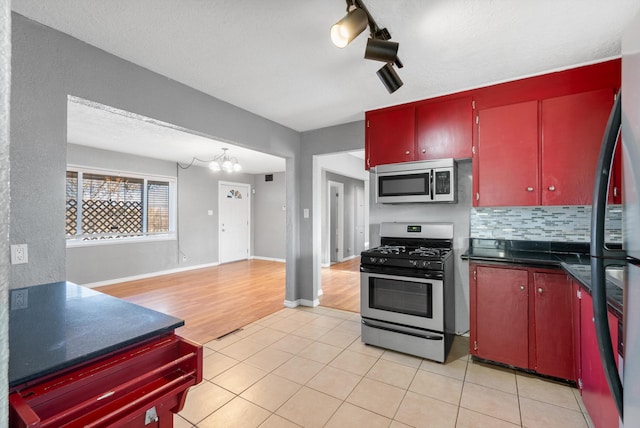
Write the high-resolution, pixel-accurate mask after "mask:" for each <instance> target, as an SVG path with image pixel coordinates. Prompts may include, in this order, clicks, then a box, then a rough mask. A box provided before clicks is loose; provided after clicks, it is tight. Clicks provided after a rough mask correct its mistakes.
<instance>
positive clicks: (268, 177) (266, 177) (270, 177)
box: [264, 174, 273, 181]
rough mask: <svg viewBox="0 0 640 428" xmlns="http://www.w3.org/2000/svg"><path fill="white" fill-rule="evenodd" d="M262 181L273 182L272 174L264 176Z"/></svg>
mask: <svg viewBox="0 0 640 428" xmlns="http://www.w3.org/2000/svg"><path fill="white" fill-rule="evenodd" d="M264 181H273V174H266V175H265V176H264Z"/></svg>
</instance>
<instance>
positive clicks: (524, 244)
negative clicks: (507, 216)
mask: <svg viewBox="0 0 640 428" xmlns="http://www.w3.org/2000/svg"><path fill="white" fill-rule="evenodd" d="M613 246H614V247H615V245H613ZM461 258H462V259H464V260H471V261H479V262H497V263H510V264H519V265H526V266H539V267H559V268H562V269H564V271H565V272H567V273H568V274H569V275H570V276H571V277H573V278H574V279H575V280H576V281H577V282H578V283H580V284H581V285H582V287H583V288H584V289H585V290H586V291H587V292H588V293H591V265H590V263H591V258H590V256H589V244H588V243H572V242H539V241H510V240H496V239H472V240H471V241H470V245H469V250H468V251H467V252H466V253H464V254H462V255H461ZM622 298H623V296H622V286H621V284H620V283H619V282H618V281H616V280H615V279H613V278H611V277H609V276H607V301H608V303H609V307H610V309H611V310H612V312H613V313H614V314H615V315H616V316H617V317H618V318H621V317H622Z"/></svg>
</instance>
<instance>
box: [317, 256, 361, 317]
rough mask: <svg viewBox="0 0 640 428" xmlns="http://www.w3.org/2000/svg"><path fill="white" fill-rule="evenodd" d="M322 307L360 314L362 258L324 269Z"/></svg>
mask: <svg viewBox="0 0 640 428" xmlns="http://www.w3.org/2000/svg"><path fill="white" fill-rule="evenodd" d="M322 293H323V294H322V296H320V305H321V306H327V307H330V308H335V309H343V310H345V311H351V312H360V257H356V258H354V259H351V260H348V261H346V262H342V263H336V264H333V265H331V267H329V268H323V269H322Z"/></svg>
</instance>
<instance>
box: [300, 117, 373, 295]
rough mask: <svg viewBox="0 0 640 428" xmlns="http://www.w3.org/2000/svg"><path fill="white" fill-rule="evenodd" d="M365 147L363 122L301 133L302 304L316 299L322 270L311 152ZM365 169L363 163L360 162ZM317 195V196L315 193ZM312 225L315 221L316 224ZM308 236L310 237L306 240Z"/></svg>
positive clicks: (318, 212) (319, 220) (319, 228)
mask: <svg viewBox="0 0 640 428" xmlns="http://www.w3.org/2000/svg"><path fill="white" fill-rule="evenodd" d="M363 148H364V121H359V122H352V123H347V124H344V125H338V126H333V127H330V128H322V129H316V130H313V131H308V132H303V133H302V145H301V151H300V163H299V168H300V175H299V177H300V182H299V186H300V193H299V196H300V205H299V206H300V211H301V212H302V210H303V209H305V208H306V209H309V213H310V214H309V218H303V219H302V220H301V222H300V236H301V237H305V239H300V263H299V264H298V266H299V269H300V272H299V278H300V280H301V283H300V284H299V285H300V292H301V295H300V299H303V300H304V301H305V303H308V302H312V301H316V300H317V299H318V285H319V282H320V269H321V266H320V264H321V257H320V256H321V254H320V253H321V249H322V246H321V236H320V233H321V227H320V226H321V222H322V214H321V212H320V210H318V211H317V212H316V211H315V210H313V206H314V201H313V198H314V195H313V175H314V170H315V169H317V168H318V165H317V160H316V161H315V162H316V165H315V168H314V155H320V154H327V153H336V152H344V151H349V150H362V149H363ZM363 168H364V163H363ZM316 196H317V195H316ZM316 222H317V224H316V226H315V227H314V223H316ZM309 237H311V239H309Z"/></svg>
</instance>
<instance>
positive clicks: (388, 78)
mask: <svg viewBox="0 0 640 428" xmlns="http://www.w3.org/2000/svg"><path fill="white" fill-rule="evenodd" d="M376 74H377V75H378V77H379V78H380V80H381V81H382V84H383V85H384V86H385V88H387V91H389V93H390V94H393V93H394V92H395V91H397V90H398V89H400V87H401V86H402V84H403V83H402V80H400V76H398V73H396V71H395V70H394V69H393V64H391V63H387V64H385V66H384V67H382V68H381V69H380V70H378V72H377V73H376Z"/></svg>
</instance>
